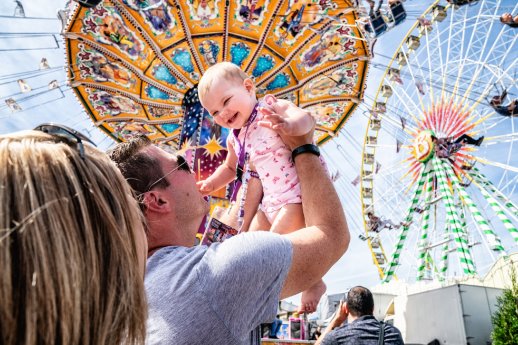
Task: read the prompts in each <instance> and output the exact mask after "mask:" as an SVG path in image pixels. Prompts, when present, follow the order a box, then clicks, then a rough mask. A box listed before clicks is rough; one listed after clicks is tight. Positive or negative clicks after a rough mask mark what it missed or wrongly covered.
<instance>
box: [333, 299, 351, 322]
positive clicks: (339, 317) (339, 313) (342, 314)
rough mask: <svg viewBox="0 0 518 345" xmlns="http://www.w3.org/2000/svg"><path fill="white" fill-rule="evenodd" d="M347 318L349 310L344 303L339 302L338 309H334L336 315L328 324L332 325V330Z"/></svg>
mask: <svg viewBox="0 0 518 345" xmlns="http://www.w3.org/2000/svg"><path fill="white" fill-rule="evenodd" d="M348 316H349V309H347V305H346V303H345V302H344V301H340V305H338V308H337V309H336V314H335V316H334V317H333V319H332V320H331V322H330V323H329V324H330V325H332V328H333V329H334V328H336V327H340V325H341V324H342V323H344V321H345V320H346V319H347V317H348Z"/></svg>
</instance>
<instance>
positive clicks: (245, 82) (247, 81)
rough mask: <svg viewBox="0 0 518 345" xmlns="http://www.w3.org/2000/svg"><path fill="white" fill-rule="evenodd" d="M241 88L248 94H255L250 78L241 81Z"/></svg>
mask: <svg viewBox="0 0 518 345" xmlns="http://www.w3.org/2000/svg"><path fill="white" fill-rule="evenodd" d="M243 86H244V87H245V89H246V90H247V91H248V92H254V93H255V84H254V82H253V81H252V79H250V78H246V79H245V80H243Z"/></svg>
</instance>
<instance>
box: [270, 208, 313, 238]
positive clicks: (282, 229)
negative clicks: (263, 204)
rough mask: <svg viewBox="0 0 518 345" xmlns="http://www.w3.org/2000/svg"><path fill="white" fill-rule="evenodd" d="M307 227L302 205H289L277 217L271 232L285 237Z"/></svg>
mask: <svg viewBox="0 0 518 345" xmlns="http://www.w3.org/2000/svg"><path fill="white" fill-rule="evenodd" d="M305 227H306V222H305V221H304V213H303V212H302V204H287V205H285V206H283V207H282V208H281V209H280V210H279V212H278V213H277V215H276V216H275V219H274V221H273V223H272V228H271V231H272V232H276V233H278V234H281V235H283V234H289V233H290V232H293V231H295V230H299V229H302V228H305Z"/></svg>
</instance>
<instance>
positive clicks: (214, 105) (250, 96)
mask: <svg viewBox="0 0 518 345" xmlns="http://www.w3.org/2000/svg"><path fill="white" fill-rule="evenodd" d="M256 103H257V98H256V96H255V87H254V84H253V82H252V81H251V80H250V79H246V80H245V81H239V80H236V79H233V80H227V79H223V78H220V79H218V80H214V82H213V83H212V86H211V88H210V90H209V92H208V93H207V95H206V96H205V98H204V99H203V100H202V105H203V107H204V108H205V109H206V110H207V111H208V112H209V114H211V115H212V116H213V117H214V122H216V123H217V124H218V125H220V126H222V127H226V128H232V129H237V128H242V127H243V126H244V124H245V123H246V122H247V121H248V118H249V117H250V114H251V113H252V111H253V110H254V107H255V104H256Z"/></svg>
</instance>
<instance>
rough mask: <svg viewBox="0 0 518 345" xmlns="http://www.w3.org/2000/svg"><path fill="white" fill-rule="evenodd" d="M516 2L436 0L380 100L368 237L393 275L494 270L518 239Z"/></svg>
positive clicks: (387, 274) (368, 174) (365, 176)
mask: <svg viewBox="0 0 518 345" xmlns="http://www.w3.org/2000/svg"><path fill="white" fill-rule="evenodd" d="M517 10H518V4H516V2H514V1H495V0H480V1H462V4H461V2H460V1H451V2H443V1H436V2H434V3H433V4H432V6H430V7H429V8H428V9H427V10H426V11H425V12H424V13H423V15H422V16H421V17H420V18H418V20H417V21H416V23H415V24H414V25H413V27H412V28H411V29H410V31H409V32H408V34H407V35H406V37H405V38H404V40H403V41H402V42H401V44H400V46H399V47H398V49H397V50H396V53H395V54H394V56H393V57H392V58H391V59H390V62H389V63H388V66H387V67H386V69H385V72H384V75H383V77H382V79H381V82H380V85H379V89H378V92H377V94H376V96H375V98H374V99H373V105H372V108H370V109H369V112H368V113H369V115H368V116H369V123H368V126H367V130H366V134H365V138H364V144H363V150H362V168H361V175H360V177H361V179H360V183H361V201H362V212H363V223H364V228H365V236H364V237H363V239H364V240H365V241H366V242H367V243H368V246H369V249H370V251H371V254H372V259H373V262H374V264H375V265H376V267H377V268H378V272H379V276H380V278H381V279H382V280H383V281H384V282H388V281H390V280H392V279H394V278H397V277H404V278H406V279H407V280H418V281H419V280H425V279H434V280H444V279H448V278H451V277H453V276H474V275H477V274H480V273H483V271H485V270H486V269H488V268H489V266H490V265H491V264H492V263H493V262H494V261H495V260H496V259H497V258H498V257H500V256H502V255H506V254H507V253H508V252H510V251H513V250H514V251H516V249H517V243H518V230H517V227H518V207H517V200H518V196H517V192H516V186H517V185H518V181H517V180H518V154H517V147H516V144H514V142H515V141H517V140H518V132H517V126H518V118H517V116H518V105H517V101H516V99H517V97H518V87H517V83H516V78H517V75H518V73H517V72H518V71H517V60H518V54H517V53H516V52H517V51H518V44H517V42H516V41H517V37H518V35H517V33H518V31H517V30H516V29H513V28H511V27H510V26H508V25H505V24H502V23H501V22H500V21H499V17H500V15H501V14H502V13H504V12H511V13H516V12H517Z"/></svg>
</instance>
